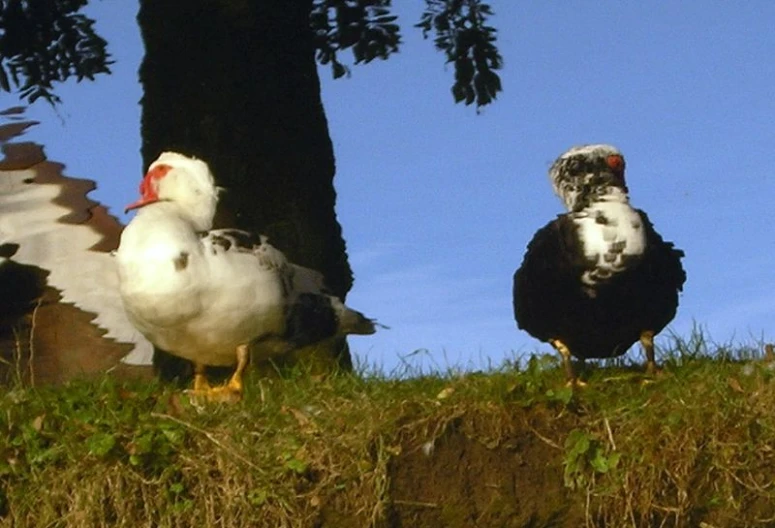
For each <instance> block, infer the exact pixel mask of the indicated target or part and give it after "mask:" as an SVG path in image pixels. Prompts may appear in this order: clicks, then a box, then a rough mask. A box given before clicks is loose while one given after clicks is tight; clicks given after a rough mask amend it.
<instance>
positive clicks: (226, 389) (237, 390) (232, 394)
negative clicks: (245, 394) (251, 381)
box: [188, 345, 249, 403]
mask: <svg viewBox="0 0 775 528" xmlns="http://www.w3.org/2000/svg"><path fill="white" fill-rule="evenodd" d="M248 358H249V352H248V346H247V345H239V346H238V347H237V370H235V371H234V374H232V376H231V378H229V381H228V382H226V383H225V384H224V385H221V386H220V387H211V386H210V384H209V383H208V382H207V378H206V377H205V366H204V365H201V364H199V363H196V364H195V365H194V369H195V370H194V389H193V390H190V391H188V393H189V394H191V395H192V396H194V397H195V398H202V399H204V400H205V401H209V402H225V403H237V402H238V401H240V400H242V391H243V385H242V374H243V373H244V372H245V368H246V367H247V365H248Z"/></svg>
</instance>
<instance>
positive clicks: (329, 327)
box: [283, 293, 339, 347]
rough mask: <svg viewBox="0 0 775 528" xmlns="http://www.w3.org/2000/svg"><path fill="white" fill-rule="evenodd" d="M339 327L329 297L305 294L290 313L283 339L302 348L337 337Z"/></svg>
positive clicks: (292, 307) (291, 308) (300, 296)
mask: <svg viewBox="0 0 775 528" xmlns="http://www.w3.org/2000/svg"><path fill="white" fill-rule="evenodd" d="M338 327H339V321H338V320H337V317H336V313H334V309H333V307H332V306H331V301H330V299H329V298H328V297H326V296H325V295H317V294H314V293H303V294H301V295H299V297H298V299H297V300H296V302H295V303H294V304H293V305H292V306H291V307H290V310H289V311H288V315H287V320H286V327H285V335H284V336H283V337H284V338H285V339H286V340H287V341H289V342H291V343H293V345H295V346H297V347H301V346H305V345H309V344H312V343H315V342H317V341H321V340H323V339H326V338H329V337H332V336H334V335H336V331H337V329H338Z"/></svg>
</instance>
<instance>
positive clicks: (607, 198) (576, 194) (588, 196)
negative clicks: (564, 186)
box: [562, 185, 630, 212]
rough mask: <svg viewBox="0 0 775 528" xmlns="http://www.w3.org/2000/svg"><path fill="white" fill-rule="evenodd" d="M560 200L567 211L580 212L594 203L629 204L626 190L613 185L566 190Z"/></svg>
mask: <svg viewBox="0 0 775 528" xmlns="http://www.w3.org/2000/svg"><path fill="white" fill-rule="evenodd" d="M562 200H563V202H564V203H565V207H566V208H567V209H568V211H569V212H580V211H583V210H585V209H589V208H592V207H594V206H595V204H606V203H607V204H622V205H626V206H628V207H629V206H630V198H629V196H628V195H627V190H626V189H622V188H621V187H617V186H615V185H610V186H599V187H591V188H581V189H572V190H567V191H566V192H564V193H563V194H562Z"/></svg>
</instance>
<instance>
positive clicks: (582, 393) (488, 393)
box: [0, 333, 775, 527]
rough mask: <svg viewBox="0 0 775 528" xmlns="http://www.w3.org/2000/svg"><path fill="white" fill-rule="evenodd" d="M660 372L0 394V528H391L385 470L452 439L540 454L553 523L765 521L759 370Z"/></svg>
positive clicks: (765, 385) (714, 350)
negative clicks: (201, 401) (575, 383)
mask: <svg viewBox="0 0 775 528" xmlns="http://www.w3.org/2000/svg"><path fill="white" fill-rule="evenodd" d="M661 363H662V365H663V367H664V368H663V372H662V373H661V374H660V375H659V376H658V377H657V378H656V379H653V380H650V379H646V378H644V376H643V375H642V374H641V373H640V372H639V371H638V370H637V369H634V368H632V366H631V365H628V364H626V363H625V364H622V362H609V364H606V365H602V366H590V367H588V368H587V369H586V370H585V375H586V377H587V381H588V383H589V385H588V387H586V388H584V389H581V390H578V389H577V390H571V389H569V388H567V387H565V385H564V380H563V375H562V371H561V370H562V369H561V368H559V366H558V361H557V360H556V358H555V357H554V356H538V357H533V358H531V359H529V360H527V361H525V362H523V364H520V365H517V364H508V365H504V366H502V367H501V368H498V369H493V370H491V371H488V372H484V373H466V374H460V373H455V372H454V371H451V370H450V371H449V372H446V373H435V374H428V373H425V374H423V375H420V376H413V377H412V376H399V377H395V376H392V377H387V376H383V375H381V374H379V373H377V372H373V371H372V372H361V374H359V375H348V374H341V375H331V376H311V375H307V374H305V373H304V372H299V371H298V370H296V371H288V372H284V373H282V374H281V375H278V376H272V377H259V376H258V375H257V374H252V375H251V376H249V378H248V380H247V392H246V397H245V400H244V401H243V402H242V403H240V404H237V405H233V406H221V405H208V406H205V407H196V406H193V405H191V404H190V403H189V402H188V401H187V400H186V398H185V397H182V396H181V394H180V393H179V392H178V391H177V390H175V389H173V388H171V387H165V386H162V385H160V384H156V383H150V384H149V383H140V382H121V383H119V382H116V381H114V380H110V379H101V380H91V381H79V382H73V383H69V384H67V385H66V386H63V387H42V388H24V387H14V388H11V389H8V390H5V391H4V392H0V526H15V527H18V526H52V527H54V526H56V527H59V526H62V527H71V526H72V527H76V526H77V527H92V526H132V527H136V526H160V527H164V526H194V525H200V526H272V527H286V526H287V527H291V526H294V527H295V526H299V527H301V526H331V527H340V526H345V527H346V526H358V527H360V526H398V525H399V524H398V523H397V521H396V518H397V517H401V515H404V513H405V512H403V513H402V510H401V508H403V507H408V506H406V504H407V503H408V502H410V501H406V500H403V499H402V500H397V499H396V497H397V496H398V495H399V494H400V491H401V490H400V486H402V483H401V481H399V480H398V478H397V477H395V478H394V475H396V464H399V463H409V462H411V460H413V459H412V458H411V457H412V456H415V455H416V454H417V453H420V452H426V451H428V450H431V449H432V448H433V446H434V445H439V446H441V445H442V444H443V442H442V441H443V439H444V438H446V437H447V436H449V435H450V434H452V432H454V433H455V434H457V435H460V436H461V437H462V438H465V439H466V441H470V442H472V443H476V444H477V445H480V446H484V448H485V449H487V450H495V451H497V452H498V453H511V452H513V451H515V450H517V448H515V447H514V445H516V444H515V440H514V439H515V438H521V437H522V436H520V435H527V436H528V437H530V438H533V439H534V440H535V442H536V443H538V444H540V445H544V446H545V447H546V446H548V447H547V453H548V454H547V455H546V459H545V460H527V461H525V463H526V464H533V465H534V471H556V472H557V475H558V478H557V479H556V482H557V486H558V487H559V492H560V493H562V496H563V497H565V498H566V499H567V501H568V504H570V505H571V506H568V504H564V505H563V504H558V506H557V508H558V512H560V513H558V515H560V516H562V515H564V514H563V513H562V512H563V511H565V510H567V509H568V508H572V509H574V510H575V511H576V512H580V515H582V517H583V519H584V521H585V522H586V523H588V524H589V525H598V526H687V527H692V526H700V525H701V523H705V526H732V525H734V526H766V525H767V522H773V521H772V520H771V519H770V517H772V516H773V515H775V506H773V505H775V418H773V414H774V413H773V405H774V404H775V369H774V368H773V367H774V366H775V364H774V363H772V362H771V359H769V358H764V357H763V354H762V352H761V348H760V347H758V346H751V347H739V346H738V347H731V346H728V345H724V346H722V345H711V344H709V343H707V342H706V340H705V339H704V338H703V337H702V335H701V334H699V333H695V334H693V335H692V336H691V337H690V338H689V339H686V340H684V339H680V338H678V337H674V338H673V339H672V344H671V346H670V348H669V349H668V350H665V351H663V352H662V357H661ZM394 374H395V373H394ZM403 374H410V372H404V373H403ZM439 449H440V448H439ZM423 450H425V451H423ZM426 454H427V453H426ZM428 456H431V455H428ZM438 456H442V455H441V454H439V455H438ZM461 463H465V461H462V462H461ZM531 467H533V466H531ZM484 473H485V474H486V471H485V472H484ZM423 478H425V476H424V475H417V479H423ZM485 480H486V478H485ZM449 485H450V486H454V485H456V483H455V482H450V483H449ZM486 485H488V483H487V482H483V483H482V486H486ZM535 491H536V493H535V495H536V497H537V498H539V499H540V497H541V495H542V494H543V490H535ZM525 495H528V494H525ZM523 498H524V497H523ZM525 500H526V499H525ZM416 502H417V504H421V502H422V501H420V498H418V500H417V501H416ZM426 502H427V501H426ZM417 504H415V505H414V507H416V506H417ZM512 507H513V506H512ZM522 507H524V504H523V505H522ZM427 508H428V509H432V508H436V509H439V505H438V504H429V505H428V506H427ZM501 511H504V510H503V508H501ZM407 515H408V514H407ZM413 515H414V513H413ZM417 515H418V517H416V518H417V519H421V517H420V516H419V515H420V514H419V513H418V514H417ZM438 515H441V514H440V513H439V514H438ZM517 518H518V515H517V513H514V516H513V519H514V520H513V522H514V524H513V525H514V526H517V525H520V526H521V525H522V524H517V520H516V519H517ZM558 518H561V517H558ZM466 522H467V521H464V520H461V521H460V523H461V524H460V526H465V525H466ZM520 522H521V521H520ZM568 522H569V523H570V522H571V521H568ZM423 523H425V524H423ZM547 523H548V521H547ZM409 525H411V526H433V525H434V524H433V523H431V522H430V521H428V520H427V519H426V520H425V521H422V520H417V521H416V522H415V523H414V524H407V523H405V524H404V526H409ZM450 525H455V524H454V522H453V523H452V524H450ZM484 525H486V524H484ZM507 525H509V526H511V524H508V523H507ZM541 525H542V524H540V523H537V524H533V526H541ZM547 525H548V524H547ZM556 525H557V526H565V525H568V526H571V525H572V524H562V523H561V522H558V523H557V524H556Z"/></svg>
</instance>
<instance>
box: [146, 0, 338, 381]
mask: <svg viewBox="0 0 775 528" xmlns="http://www.w3.org/2000/svg"><path fill="white" fill-rule="evenodd" d="M311 9H312V0H261V1H249V0H189V1H176V0H141V2H140V12H139V15H138V21H139V24H140V28H141V31H142V35H143V39H144V41H145V58H144V60H143V63H142V66H141V69H140V79H141V81H142V83H143V88H144V96H143V100H142V107H143V113H142V137H143V143H142V154H143V160H144V162H145V164H146V166H147V164H149V163H150V162H152V161H153V160H154V159H155V158H156V157H157V156H158V155H159V153H160V152H162V151H164V150H175V151H179V152H182V153H185V154H189V155H194V156H197V157H199V158H201V159H204V160H205V161H207V162H208V163H209V164H210V167H211V169H212V170H213V173H214V175H215V177H216V181H217V183H218V185H220V186H223V187H225V188H226V189H227V192H226V193H225V194H224V195H223V196H222V198H221V204H220V207H219V212H218V214H217V216H216V226H217V227H219V226H220V227H222V226H234V227H238V228H241V229H246V230H250V231H255V232H261V233H264V234H266V235H268V236H269V238H270V241H271V242H272V243H273V244H274V245H276V246H277V247H278V248H279V249H281V250H282V251H283V252H285V254H286V255H287V256H288V257H289V259H290V260H292V261H293V262H296V263H298V264H301V265H304V266H307V267H310V268H313V269H316V270H318V271H320V272H322V273H323V274H324V276H325V277H326V281H327V284H328V286H329V288H330V289H331V290H332V291H333V292H334V293H335V294H336V295H338V296H340V297H342V298H344V296H345V294H346V293H347V292H348V290H349V289H350V287H351V285H352V273H351V270H350V267H349V264H348V262H347V255H346V251H345V244H344V240H343V239H342V236H341V228H340V226H339V224H338V222H337V220H336V215H335V212H334V204H335V198H336V196H335V192H334V188H333V176H334V156H333V147H332V145H331V140H330V137H329V134H328V126H327V122H326V118H325V114H324V112H323V106H322V102H321V97H320V82H319V79H318V74H317V68H316V64H315V47H314V43H313V34H312V31H311V29H310V21H309V14H310V10H311ZM138 177H139V175H138ZM340 345H341V344H340ZM333 348H334V350H333V351H332V354H334V355H337V354H338V355H339V357H338V358H336V359H337V360H338V361H339V363H340V364H341V365H344V366H349V365H350V357H349V352H348V351H347V350H346V348H343V347H342V346H336V347H333ZM167 359H169V358H167ZM164 365H166V363H164ZM176 368H177V366H175V365H173V366H172V367H166V366H162V368H161V370H162V374H164V373H165V372H164V371H165V370H166V371H167V374H168V375H169V374H170V373H171V372H174V370H175V369H176Z"/></svg>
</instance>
